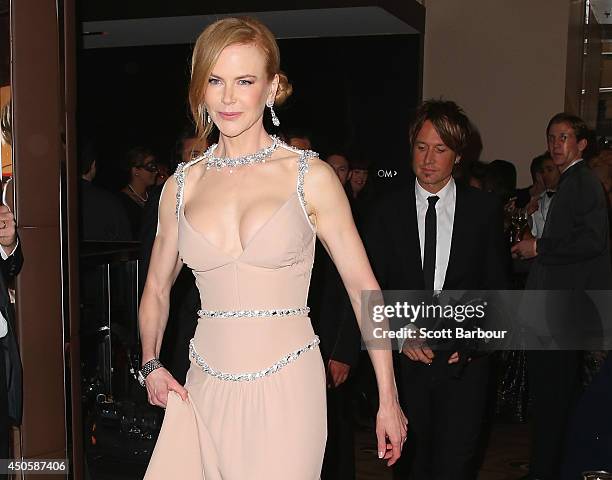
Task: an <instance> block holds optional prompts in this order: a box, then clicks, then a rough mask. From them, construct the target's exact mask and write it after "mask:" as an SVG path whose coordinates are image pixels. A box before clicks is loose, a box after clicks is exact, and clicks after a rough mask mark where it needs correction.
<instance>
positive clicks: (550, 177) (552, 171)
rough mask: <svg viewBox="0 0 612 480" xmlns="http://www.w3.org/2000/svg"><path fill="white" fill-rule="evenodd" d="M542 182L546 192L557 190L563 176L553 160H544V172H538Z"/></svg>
mask: <svg viewBox="0 0 612 480" xmlns="http://www.w3.org/2000/svg"><path fill="white" fill-rule="evenodd" d="M538 175H539V177H540V181H541V182H542V185H544V188H545V189H546V190H556V189H557V184H558V183H559V178H560V177H561V174H560V173H559V169H558V168H557V166H556V165H555V162H553V161H552V159H547V160H544V162H543V163H542V170H541V171H540V172H538Z"/></svg>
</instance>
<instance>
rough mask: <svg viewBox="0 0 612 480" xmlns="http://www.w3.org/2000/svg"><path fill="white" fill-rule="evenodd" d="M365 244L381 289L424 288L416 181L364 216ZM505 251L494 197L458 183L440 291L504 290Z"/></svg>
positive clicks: (505, 272)
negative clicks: (451, 232) (450, 236)
mask: <svg viewBox="0 0 612 480" xmlns="http://www.w3.org/2000/svg"><path fill="white" fill-rule="evenodd" d="M364 240H365V244H366V249H367V251H368V255H369V257H370V262H371V264H372V268H373V269H374V273H375V275H376V278H377V280H378V282H379V284H380V287H381V289H389V290H423V289H424V288H425V284H424V279H423V267H422V261H421V245H420V242H419V229H418V224H417V211H416V199H415V192H414V183H411V184H410V185H409V186H408V187H405V188H402V189H401V190H398V191H396V192H393V193H391V194H390V195H388V196H387V197H385V198H384V199H382V201H380V202H379V203H378V204H377V205H376V206H375V208H374V209H373V210H372V211H371V212H370V214H369V215H368V219H367V222H366V231H365V239H364ZM508 267H509V252H508V248H507V243H506V241H505V238H504V229H503V212H502V206H501V204H500V203H499V200H498V199H497V197H496V196H495V195H493V194H491V193H486V192H483V191H481V190H478V189H476V188H472V187H468V186H463V185H460V184H457V196H456V204H455V218H454V221H453V234H452V239H451V251H450V257H449V262H448V268H447V270H446V277H445V280H444V287H443V288H444V290H464V289H469V290H493V289H498V290H502V289H505V288H507V279H508V275H507V274H508Z"/></svg>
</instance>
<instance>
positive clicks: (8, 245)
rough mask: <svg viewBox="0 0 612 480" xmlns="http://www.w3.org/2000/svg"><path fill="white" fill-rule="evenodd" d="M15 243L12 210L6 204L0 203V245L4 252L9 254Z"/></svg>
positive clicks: (15, 233)
mask: <svg viewBox="0 0 612 480" xmlns="http://www.w3.org/2000/svg"><path fill="white" fill-rule="evenodd" d="M16 244H17V232H16V230H15V217H13V212H11V210H10V209H9V208H8V207H7V206H6V205H0V246H2V248H3V250H4V253H6V254H10V253H11V251H12V250H13V249H14V248H15V245H16Z"/></svg>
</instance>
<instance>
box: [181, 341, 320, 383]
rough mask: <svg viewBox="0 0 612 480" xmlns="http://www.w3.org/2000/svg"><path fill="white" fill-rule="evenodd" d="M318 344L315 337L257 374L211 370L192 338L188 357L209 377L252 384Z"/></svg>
mask: <svg viewBox="0 0 612 480" xmlns="http://www.w3.org/2000/svg"><path fill="white" fill-rule="evenodd" d="M319 343H320V340H319V337H317V336H315V338H314V339H313V340H311V341H310V342H309V343H307V344H306V345H304V346H303V347H302V348H299V349H298V350H295V351H294V352H291V353H290V354H289V355H285V356H284V357H283V358H281V359H280V360H279V361H278V362H276V363H275V364H274V365H271V366H269V367H268V368H264V369H263V370H259V371H258V372H250V373H223V372H218V371H217V370H215V369H213V368H212V367H211V366H210V365H209V364H208V363H206V360H204V358H202V356H200V354H198V352H197V351H196V349H195V346H194V344H193V338H192V339H191V340H189V356H190V357H191V358H193V359H194V361H195V363H196V364H197V365H198V366H199V367H200V368H201V369H202V370H203V371H204V372H205V373H208V374H209V375H210V376H211V377H215V378H217V379H219V380H225V381H229V382H252V381H253V380H257V379H259V378H263V377H267V376H268V375H270V374H272V373H276V372H278V371H279V370H280V369H282V368H284V367H286V366H287V365H289V364H290V363H292V362H294V361H296V360H297V359H298V358H299V357H300V355H302V354H303V353H306V352H307V351H308V350H312V349H313V348H315V347H316V346H317V345H319Z"/></svg>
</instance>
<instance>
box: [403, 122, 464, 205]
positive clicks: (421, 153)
mask: <svg viewBox="0 0 612 480" xmlns="http://www.w3.org/2000/svg"><path fill="white" fill-rule="evenodd" d="M458 160H459V156H458V155H457V154H456V153H455V152H454V151H453V150H451V149H450V148H449V147H448V146H447V145H446V144H445V143H444V142H443V141H442V139H441V138H440V135H439V134H438V132H437V130H436V128H435V127H434V126H433V124H432V123H431V122H430V121H429V120H427V121H425V123H424V124H423V126H422V127H421V130H420V131H419V133H418V134H417V136H416V140H415V142H414V146H413V148H412V169H413V170H414V174H415V175H416V177H417V179H418V181H419V184H420V185H421V186H422V187H423V188H424V189H425V190H427V191H428V192H430V193H437V192H439V191H440V190H441V189H442V188H443V187H444V186H445V185H446V184H447V183H448V181H449V180H450V178H451V175H452V173H453V166H454V165H455V162H456V161H458Z"/></svg>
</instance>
